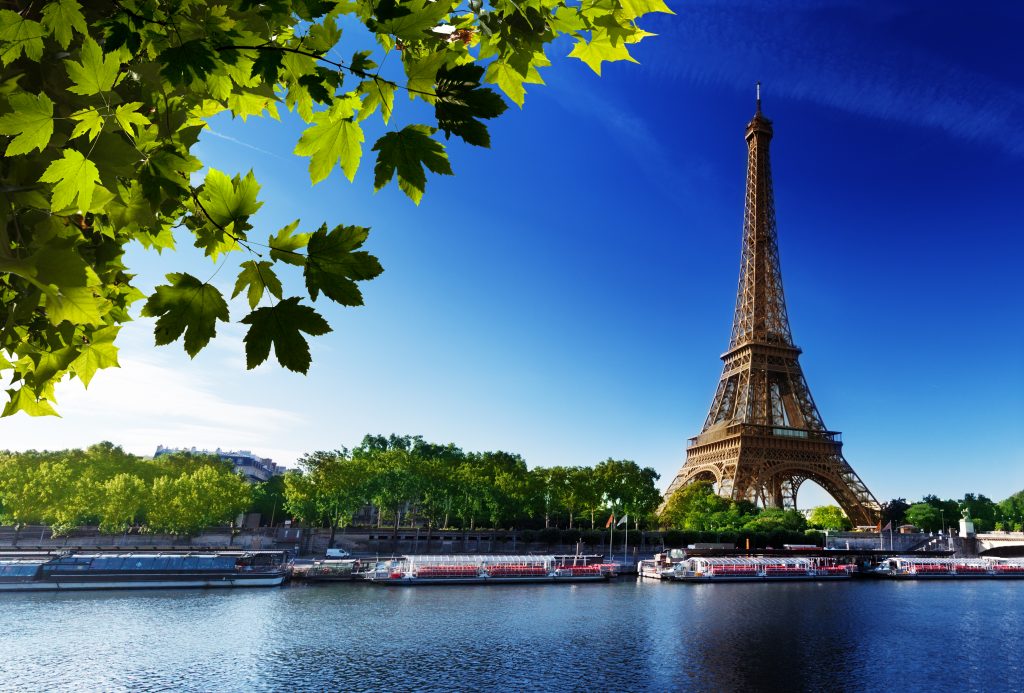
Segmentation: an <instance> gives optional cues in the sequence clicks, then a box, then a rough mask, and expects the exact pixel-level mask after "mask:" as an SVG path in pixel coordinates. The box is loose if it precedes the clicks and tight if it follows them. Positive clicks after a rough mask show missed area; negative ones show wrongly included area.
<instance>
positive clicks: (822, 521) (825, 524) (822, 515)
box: [807, 505, 853, 532]
mask: <svg viewBox="0 0 1024 693" xmlns="http://www.w3.org/2000/svg"><path fill="white" fill-rule="evenodd" d="M807 524H808V525H809V526H810V527H814V528H816V529H827V530H830V531H835V532H838V531H843V530H849V529H853V523H852V522H850V518H848V517H847V516H846V513H844V512H843V510H842V508H840V507H839V506H838V505H819V506H818V507H816V508H813V509H812V510H811V515H810V517H808V518H807Z"/></svg>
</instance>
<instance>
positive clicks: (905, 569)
mask: <svg viewBox="0 0 1024 693" xmlns="http://www.w3.org/2000/svg"><path fill="white" fill-rule="evenodd" d="M874 574H875V575H877V576H879V577H885V578H895V579H902V580H935V579H945V580H953V579H970V578H1024V559H1022V558H924V557H918V556H893V557H892V558H887V559H886V560H884V561H882V562H881V563H880V564H879V566H878V567H877V568H875V570H874Z"/></svg>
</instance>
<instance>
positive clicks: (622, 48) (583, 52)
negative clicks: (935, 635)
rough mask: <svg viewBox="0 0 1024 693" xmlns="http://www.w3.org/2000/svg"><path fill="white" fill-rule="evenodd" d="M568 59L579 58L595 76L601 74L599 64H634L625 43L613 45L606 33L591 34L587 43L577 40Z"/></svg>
mask: <svg viewBox="0 0 1024 693" xmlns="http://www.w3.org/2000/svg"><path fill="white" fill-rule="evenodd" d="M569 57H570V58H579V59H580V60H582V61H583V62H585V63H586V64H587V65H589V66H590V69H591V70H593V71H594V72H596V73H597V74H601V63H603V62H614V61H617V60H628V61H629V62H631V63H635V62H636V60H634V59H633V56H631V55H630V54H629V50H627V49H626V44H625V42H619V43H618V45H616V44H613V43H612V40H611V38H610V37H609V36H608V35H607V33H606V32H599V31H594V32H593V38H591V40H590V41H589V42H587V41H585V40H584V39H582V38H580V39H578V40H577V41H576V45H575V46H573V49H572V51H570V52H569Z"/></svg>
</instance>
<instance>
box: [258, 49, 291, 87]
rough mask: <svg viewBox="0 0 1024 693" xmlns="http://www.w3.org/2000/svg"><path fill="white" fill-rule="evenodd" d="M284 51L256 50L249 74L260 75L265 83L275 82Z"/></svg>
mask: <svg viewBox="0 0 1024 693" xmlns="http://www.w3.org/2000/svg"><path fill="white" fill-rule="evenodd" d="M283 58H284V51H279V50H261V51H256V60H254V61H253V63H252V72H251V76H253V77H260V78H261V79H262V80H263V81H264V82H266V83H267V84H276V83H277V73H278V72H279V71H280V70H281V61H282V60H283Z"/></svg>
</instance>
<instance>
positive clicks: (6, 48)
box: [0, 10, 46, 67]
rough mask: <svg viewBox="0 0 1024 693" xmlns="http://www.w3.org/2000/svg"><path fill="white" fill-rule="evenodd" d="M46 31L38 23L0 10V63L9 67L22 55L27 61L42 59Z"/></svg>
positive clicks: (14, 13) (15, 13)
mask: <svg viewBox="0 0 1024 693" xmlns="http://www.w3.org/2000/svg"><path fill="white" fill-rule="evenodd" d="M45 35H46V31H44V29H43V25H42V24H40V23H39V22H34V21H32V20H31V19H25V18H24V17H22V16H21V15H20V14H18V13H17V12H12V11H11V10H0V46H3V48H2V49H0V61H3V64H4V66H5V67H6V66H7V65H10V64H11V63H13V62H14V61H15V60H17V59H18V58H19V57H21V55H22V53H24V54H25V57H26V58H28V59H29V60H35V61H38V60H39V59H40V58H42V57H43V36H45Z"/></svg>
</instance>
